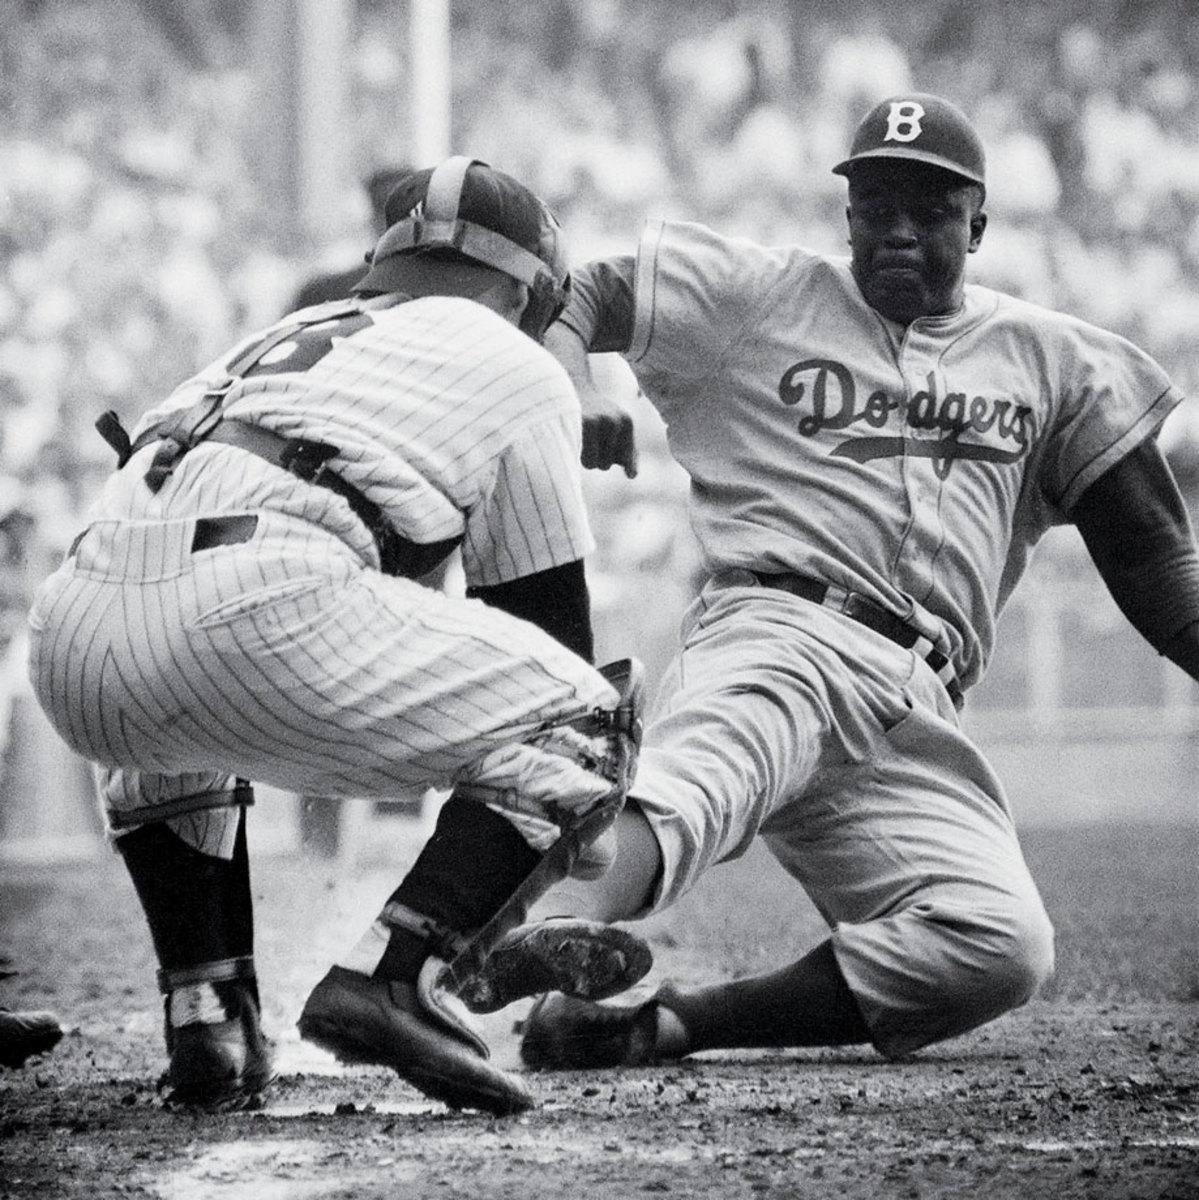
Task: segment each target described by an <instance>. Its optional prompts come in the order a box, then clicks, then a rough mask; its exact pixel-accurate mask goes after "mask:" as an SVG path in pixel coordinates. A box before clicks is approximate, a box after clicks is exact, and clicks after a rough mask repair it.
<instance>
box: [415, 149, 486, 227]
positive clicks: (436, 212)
mask: <svg viewBox="0 0 1199 1200" xmlns="http://www.w3.org/2000/svg"><path fill="white" fill-rule="evenodd" d="M478 161H479V160H478V159H477V158H467V156H466V155H465V154H455V155H454V156H453V157H452V158H447V159H446V160H445V162H443V163H441V164H440V165H439V166H437V167H435V168H434V170H433V174H432V175H430V176H429V183H428V186H427V187H426V189H425V216H426V218H427V219H428V220H430V221H456V220H457V219H458V205H459V204H460V202H461V200H462V185H463V184H464V183H465V182H466V172H467V171H469V170H470V168H471V167H472V166H473V165H474V164H475V163H477V162H478Z"/></svg>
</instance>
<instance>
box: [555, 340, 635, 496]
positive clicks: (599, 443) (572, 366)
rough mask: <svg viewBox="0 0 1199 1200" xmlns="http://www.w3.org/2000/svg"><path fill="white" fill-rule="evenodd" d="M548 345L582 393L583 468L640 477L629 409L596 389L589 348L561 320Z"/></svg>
mask: <svg viewBox="0 0 1199 1200" xmlns="http://www.w3.org/2000/svg"><path fill="white" fill-rule="evenodd" d="M545 346H546V349H548V350H549V351H550V352H551V353H552V354H553V355H554V357H555V358H557V359H558V361H559V362H560V363H561V364H562V365H563V366H564V367H565V368H566V373H567V374H568V375H569V376H570V378H571V381H572V382H573V383H574V385H575V390H576V391H577V392H578V394H579V405H580V407H581V408H582V412H583V456H582V459H583V466H585V467H589V468H598V469H599V470H607V469H608V468H609V467H612V466H617V467H621V468H622V469H623V470H624V473H625V475H627V476H628V477H629V478H630V479H633V478H635V477H636V475H637V441H636V437H635V431H634V428H633V418H632V416H631V414H630V413H629V412H628V410H627V409H625V408H624V406H623V405H621V404H619V403H618V402H617V401H615V400H613V399H612V398H611V397H610V396H607V395H605V394H604V393H603V392H602V391H601V390H600V389H599V387H597V386H596V382H595V377H594V376H593V375H592V373H591V365H590V361H589V356H588V351H587V347H586V346H585V345H584V343H583V339H582V338H581V337H580V336H579V335H578V334H577V333H576V332H575V331H574V330H573V329H572V328H571V327H570V326H569V325H567V324H565V323H564V322H562V321H557V322H555V324H553V325H551V326H550V327H549V329H548V330H547V331H546V334H545Z"/></svg>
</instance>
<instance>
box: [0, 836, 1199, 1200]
mask: <svg viewBox="0 0 1199 1200" xmlns="http://www.w3.org/2000/svg"><path fill="white" fill-rule="evenodd" d="M1088 836H1089V838H1090V840H1089V841H1088V840H1087V837H1088ZM1026 844H1027V845H1028V848H1029V857H1030V862H1031V863H1032V865H1033V867H1034V874H1038V872H1039V871H1041V870H1044V871H1046V872H1047V874H1046V875H1045V878H1044V879H1043V881H1042V887H1043V890H1044V891H1045V894H1046V903H1047V905H1048V906H1049V908H1050V911H1051V914H1052V915H1054V917H1055V920H1056V921H1057V923H1058V927H1059V942H1063V941H1064V945H1060V946H1059V951H1060V956H1059V957H1060V962H1061V966H1060V967H1059V973H1058V979H1057V981H1056V982H1055V984H1054V985H1053V986H1052V987H1051V989H1050V990H1049V991H1048V992H1047V994H1046V995H1045V996H1044V997H1042V998H1039V999H1037V1000H1035V1001H1033V1002H1032V1003H1031V1004H1030V1005H1029V1006H1027V1007H1026V1008H1025V1009H1023V1010H1021V1011H1020V1012H1018V1013H1014V1014H1011V1015H1009V1016H1007V1017H1005V1018H1003V1019H1001V1020H1000V1021H998V1022H995V1023H993V1024H992V1025H990V1026H988V1027H986V1028H984V1029H982V1030H978V1031H976V1032H975V1033H973V1034H970V1035H968V1036H966V1037H963V1038H959V1039H955V1040H954V1041H952V1042H949V1043H945V1044H944V1045H942V1046H939V1047H934V1048H933V1049H931V1050H928V1051H925V1052H924V1053H922V1054H921V1055H919V1056H918V1057H916V1058H913V1059H911V1060H910V1061H907V1062H903V1063H885V1062H883V1061H882V1060H880V1059H879V1058H878V1057H877V1056H875V1055H874V1054H873V1053H872V1052H870V1051H868V1050H865V1049H861V1050H859V1049H856V1048H855V1049H852V1050H848V1051H802V1052H799V1051H796V1052H790V1051H782V1052H773V1051H772V1052H769V1053H765V1052H761V1053H759V1052H754V1053H749V1052H745V1053H722V1054H709V1055H701V1056H698V1057H696V1058H693V1059H688V1060H686V1061H684V1062H682V1063H678V1064H673V1065H669V1066H663V1067H657V1068H647V1069H638V1070H622V1071H608V1072H568V1073H541V1074H532V1075H530V1076H529V1077H528V1082H529V1083H530V1084H531V1086H532V1087H533V1089H534V1091H535V1092H536V1094H537V1096H538V1098H539V1106H538V1107H537V1108H536V1109H535V1110H534V1111H532V1112H530V1113H527V1114H524V1115H522V1116H520V1117H514V1118H504V1119H495V1118H490V1117H485V1116H481V1115H479V1114H475V1113H453V1112H450V1111H448V1110H446V1109H445V1108H444V1107H442V1106H440V1105H436V1104H432V1103H430V1102H428V1101H426V1100H424V1099H423V1098H422V1097H421V1096H420V1095H419V1094H418V1093H416V1092H414V1091H413V1090H412V1089H411V1088H409V1087H408V1086H407V1085H405V1084H404V1083H402V1082H401V1081H399V1080H398V1079H397V1078H396V1077H395V1076H394V1075H393V1074H391V1073H390V1072H387V1071H382V1070H375V1069H370V1068H355V1069H352V1070H349V1069H344V1068H341V1067H339V1066H337V1065H336V1064H335V1063H334V1062H333V1061H332V1059H330V1058H329V1057H328V1056H327V1055H324V1054H323V1053H322V1052H320V1051H319V1050H316V1049H315V1048H312V1047H308V1046H306V1045H305V1044H304V1043H302V1042H300V1041H299V1040H298V1038H297V1036H296V1034H295V1028H294V1024H295V1018H296V1015H297V1014H298V1012H299V1009H300V1007H301V1006H302V1004H303V1001H304V998H305V996H306V995H307V991H308V989H309V988H310V987H311V986H312V984H313V983H315V982H316V980H317V979H318V978H319V977H320V976H321V974H323V972H324V970H325V969H326V966H327V964H328V961H329V959H330V957H331V956H332V955H333V954H335V953H336V951H337V949H338V948H340V946H342V945H344V944H345V942H346V940H347V939H349V938H352V937H354V936H355V935H356V933H357V931H358V930H359V929H360V928H361V926H362V925H363V924H364V923H365V922H366V921H367V920H369V918H370V916H371V915H373V913H374V912H375V911H376V909H377V908H378V906H379V904H380V903H381V901H382V900H383V899H384V898H385V897H386V895H387V894H388V892H389V891H390V889H391V887H392V886H393V885H394V882H395V880H396V879H397V878H398V872H399V871H401V870H402V869H403V867H404V866H406V863H405V862H403V861H402V860H403V857H404V854H405V853H407V848H401V849H400V850H399V851H395V850H394V848H393V851H392V853H391V855H390V857H391V860H392V861H390V862H387V861H372V862H370V863H367V864H356V865H355V866H354V869H353V870H351V871H347V870H346V868H345V867H344V866H343V865H338V864H336V863H321V862H313V861H312V860H310V859H307V858H305V857H303V856H301V855H278V856H271V857H268V858H266V859H264V860H262V861H256V862H255V892H256V895H257V897H258V906H259V907H258V913H259V954H258V959H259V971H260V976H261V979H262V984H263V990H264V996H265V1000H264V1020H265V1024H266V1026H267V1030H268V1032H269V1033H270V1034H271V1036H272V1037H273V1038H274V1039H275V1041H276V1043H277V1048H278V1064H279V1067H280V1073H281V1077H280V1079H279V1081H278V1083H277V1085H276V1087H275V1088H274V1090H273V1092H272V1093H271V1097H270V1101H269V1103H268V1105H267V1107H266V1108H265V1109H264V1110H263V1111H261V1112H256V1113H241V1114H230V1115H224V1116H210V1115H187V1114H179V1113H176V1112H171V1111H168V1110H166V1109H164V1108H163V1106H162V1104H161V1100H160V1098H159V1096H158V1093H157V1091H156V1089H155V1080H156V1077H157V1076H158V1074H159V1073H160V1072H161V1070H162V1067H163V1051H162V1041H161V1031H160V1020H161V1015H160V1007H159V1003H160V1002H159V999H158V997H157V995H156V993H155V991H154V983H153V979H154V974H153V962H152V956H151V953H150V948H149V942H148V937H147V936H146V934H145V932H144V928H143V923H142V919H141V916H140V913H139V911H138V910H137V907H136V901H135V899H134V898H133V895H132V891H131V889H130V887H129V885H128V881H127V880H126V879H125V877H124V875H123V872H122V870H121V867H120V864H119V862H118V861H116V860H115V859H113V858H112V857H110V856H107V855H106V856H103V857H101V858H99V859H95V860H87V861H85V862H81V863H78V864H73V865H71V866H69V867H67V868H65V869H64V868H63V867H61V866H59V867H56V868H54V869H52V870H51V869H48V868H39V867H30V866H22V867H18V868H15V869H12V868H6V869H5V872H4V880H3V882H2V883H0V905H3V908H2V909H0V912H3V927H2V931H3V938H2V941H3V947H2V948H3V949H4V950H5V951H6V952H7V953H8V954H10V955H11V956H12V957H14V958H15V959H16V960H17V961H18V963H19V965H20V966H21V967H22V974H21V975H20V976H18V977H17V978H16V979H13V980H8V981H6V982H5V983H4V984H2V985H0V988H2V989H3V990H2V991H0V1003H3V1004H6V1005H8V1006H9V1007H47V1006H48V1007H52V1008H53V1009H55V1010H56V1011H57V1012H58V1013H59V1014H60V1016H61V1017H62V1018H63V1020H64V1023H66V1024H67V1025H68V1026H69V1027H70V1028H69V1032H68V1034H67V1036H66V1037H65V1038H64V1040H63V1042H62V1043H60V1045H59V1047H58V1048H57V1049H56V1050H55V1051H54V1052H53V1053H52V1054H51V1055H49V1056H46V1057H45V1058H43V1059H41V1060H39V1061H35V1062H32V1063H30V1064H29V1065H27V1066H26V1068H25V1069H24V1070H21V1071H3V1070H0V1196H3V1197H9V1196H12V1197H16V1196H37V1197H43V1196H44V1197H84V1196H86V1197H88V1198H89V1200H90V1198H93V1197H105V1196H148V1197H164V1198H171V1200H176V1198H177V1200H209V1198H212V1200H217V1198H225V1197H240V1196H247V1197H249V1196H252V1197H262V1198H263V1200H272V1198H275V1197H278V1198H284V1197H286V1198H289V1200H290V1198H292V1197H296V1198H301V1200H302V1198H307V1197H339V1196H345V1197H351V1196H352V1197H355V1198H357V1200H370V1198H373V1197H403V1196H409V1195H412V1196H416V1195H419V1196H421V1197H430V1198H440V1197H457V1196H470V1197H477V1198H490V1197H513V1198H516V1197H520V1198H525V1197H528V1198H529V1200H541V1198H543V1197H544V1198H549V1197H553V1200H562V1197H564V1196H570V1197H586V1198H588V1200H591V1198H593V1197H595V1198H602V1197H613V1198H616V1197H621V1198H624V1197H637V1196H642V1195H653V1194H659V1193H660V1194H665V1195H678V1196H685V1197H694V1198H696V1200H708V1198H710V1197H711V1198H714V1197H717V1196H719V1197H721V1198H722V1200H727V1198H733V1197H762V1196H765V1197H780V1198H781V1197H803V1198H805V1200H808V1198H811V1200H823V1198H825V1197H838V1198H842V1200H877V1198H880V1197H883V1198H889V1197H903V1198H909V1197H911V1198H915V1197H920V1198H925V1200H927V1198H944V1200H963V1198H967V1197H971V1196H973V1195H974V1194H976V1193H978V1194H980V1195H984V1196H985V1197H986V1200H1017V1198H1018V1200H1039V1198H1042V1197H1045V1198H1048V1197H1052V1198H1053V1200H1084V1198H1085V1200H1195V1198H1196V1197H1199V971H1197V970H1196V957H1195V956H1196V951H1197V948H1199V938H1196V936H1195V935H1196V933H1199V906H1196V905H1195V898H1196V894H1197V893H1196V884H1195V876H1194V870H1195V866H1194V864H1195V862H1196V861H1199V860H1197V857H1196V853H1195V852H1196V849H1197V848H1199V831H1190V830H1184V831H1176V830H1175V831H1146V832H1142V833H1131V834H1130V833H1129V832H1128V831H1124V832H1120V831H1107V832H1104V833H1102V834H1092V835H1087V836H1084V837H1082V839H1081V842H1078V841H1076V843H1075V845H1074V848H1073V854H1074V857H1073V858H1070V857H1068V856H1066V855H1065V854H1064V851H1063V849H1062V845H1061V843H1060V841H1057V840H1052V841H1051V840H1048V839H1046V840H1045V841H1044V842H1043V843H1038V841H1037V839H1036V838H1032V839H1028V838H1026ZM1038 847H1039V848H1038ZM1105 848H1106V849H1105ZM1103 854H1107V856H1108V858H1109V859H1110V860H1111V861H1112V862H1114V863H1117V864H1118V870H1117V869H1116V868H1113V867H1112V866H1111V864H1110V863H1108V864H1107V865H1105V862H1104V860H1103V858H1102V855H1103ZM384 857H386V855H385V856H384ZM1075 858H1076V859H1077V860H1078V862H1077V865H1072V864H1073V862H1074V859H1075ZM1049 868H1052V872H1049V870H1048V869H1049ZM722 871H725V873H724V874H721V873H720V872H714V873H713V875H712V876H710V877H709V880H711V882H710V883H709V882H708V881H705V886H702V887H701V888H700V889H697V892H696V893H693V895H692V896H691V897H688V898H687V900H686V901H685V902H684V903H683V905H681V906H680V907H679V908H677V909H675V910H673V911H672V912H671V913H670V914H668V915H667V916H666V917H664V918H656V919H655V920H654V921H653V922H650V923H648V924H647V925H646V926H644V927H643V928H644V931H645V932H647V933H648V935H649V937H650V940H651V944H652V945H653V946H654V950H655V957H656V966H655V970H654V973H653V975H652V976H651V980H650V982H651V983H652V982H653V981H655V980H657V979H658V978H660V977H665V976H671V977H673V978H676V979H680V980H682V981H684V982H687V981H698V980H699V979H701V978H710V977H711V976H712V975H713V974H714V973H720V972H723V973H728V974H733V973H739V972H741V971H744V970H752V969H760V968H761V967H762V966H763V965H765V964H766V963H769V962H780V961H785V960H786V959H787V958H788V957H794V956H795V954H798V953H800V952H802V950H803V949H804V948H806V946H807V945H810V944H811V943H812V942H814V941H815V940H816V939H817V938H818V937H819V935H820V927H819V923H818V921H817V920H816V918H815V916H814V914H812V913H811V911H810V910H809V909H807V907H806V902H802V901H801V900H798V899H797V898H796V897H795V895H794V889H793V888H791V885H790V884H789V883H788V882H787V881H786V880H785V879H782V878H781V873H775V872H774V871H773V868H772V864H771V863H770V862H769V860H768V859H766V858H765V857H764V856H759V855H757V854H756V853H755V854H751V855H750V856H749V858H748V859H747V860H744V861H743V863H741V864H737V865H736V867H735V868H730V869H727V870H726V869H722ZM1113 871H1115V874H1113ZM1105 873H1106V881H1105V879H1104V878H1103V876H1104V875H1105ZM1097 876H1098V878H1097ZM1039 877H1040V876H1039ZM1116 878H1119V879H1120V880H1121V881H1122V882H1121V884H1120V886H1118V887H1117V886H1114V883H1113V881H1114V879H1116ZM523 1011H524V1010H523V1008H522V1006H513V1007H512V1008H510V1009H509V1010H507V1011H506V1012H504V1013H500V1014H495V1015H493V1016H491V1017H488V1018H486V1020H485V1022H484V1023H485V1026H486V1032H487V1035H488V1037H489V1039H490V1041H491V1044H492V1047H493V1055H494V1057H495V1059H496V1060H497V1061H498V1062H499V1063H500V1064H501V1065H504V1066H506V1067H510V1068H511V1069H514V1070H520V1069H521V1067H520V1063H519V1057H518V1041H517V1035H516V1033H515V1032H514V1028H513V1026H514V1024H515V1023H516V1022H518V1021H519V1019H520V1017H521V1016H522V1015H523Z"/></svg>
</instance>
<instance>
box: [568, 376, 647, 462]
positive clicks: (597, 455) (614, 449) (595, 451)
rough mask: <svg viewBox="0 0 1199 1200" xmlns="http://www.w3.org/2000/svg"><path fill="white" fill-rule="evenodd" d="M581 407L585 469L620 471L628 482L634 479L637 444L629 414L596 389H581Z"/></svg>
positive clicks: (621, 406)
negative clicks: (622, 471)
mask: <svg viewBox="0 0 1199 1200" xmlns="http://www.w3.org/2000/svg"><path fill="white" fill-rule="evenodd" d="M579 403H580V405H581V407H582V410H583V466H584V467H588V468H594V469H598V470H601V471H606V470H607V469H608V468H609V467H613V466H616V467H621V468H622V469H623V470H624V473H625V475H626V476H628V478H629V479H635V478H636V476H637V440H636V437H635V432H634V429H633V418H632V416H631V415H630V414H629V412H628V410H627V409H625V408H624V407H623V405H620V404H618V403H617V402H616V401H615V400H612V399H609V398H608V397H607V396H605V395H603V393H601V392H600V391H599V390H598V389H597V388H593V387H585V388H580V389H579Z"/></svg>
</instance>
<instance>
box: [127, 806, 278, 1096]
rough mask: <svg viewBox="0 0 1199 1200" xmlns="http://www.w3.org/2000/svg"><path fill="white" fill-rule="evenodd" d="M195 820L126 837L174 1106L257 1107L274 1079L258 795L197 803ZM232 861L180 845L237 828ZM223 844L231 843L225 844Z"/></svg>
mask: <svg viewBox="0 0 1199 1200" xmlns="http://www.w3.org/2000/svg"><path fill="white" fill-rule="evenodd" d="M189 799H190V800H191V801H192V803H193V805H194V807H192V808H191V810H190V813H189V814H188V815H187V816H182V817H177V818H175V819H173V820H171V821H170V822H166V821H158V822H153V823H150V824H145V825H140V826H137V827H135V828H133V829H132V830H131V831H129V832H126V833H123V834H119V836H118V837H117V839H116V846H117V849H118V850H119V851H120V853H121V855H122V858H123V859H124V862H125V866H126V869H127V870H128V872H129V875H130V878H131V879H132V881H133V885H134V888H135V890H136V892H137V895H138V898H139V900H140V901H141V905H142V909H143V911H144V912H145V915H146V920H147V923H148V925H149V928H150V935H151V938H152V940H153V943H154V949H155V953H156V954H157V957H158V962H159V966H160V970H159V973H158V980H159V987H160V989H161V991H162V993H163V997H164V1016H165V1035H166V1044H167V1051H168V1054H169V1055H170V1062H169V1065H168V1067H167V1071H166V1074H165V1076H164V1078H163V1087H164V1089H165V1094H166V1099H167V1101H168V1103H171V1104H178V1105H185V1106H192V1107H197V1108H204V1109H210V1110H225V1109H238V1108H249V1107H257V1106H258V1105H260V1104H261V1101H262V1094H263V1092H264V1090H265V1089H266V1087H267V1086H268V1084H269V1083H270V1081H271V1079H272V1078H273V1069H272V1065H271V1054H270V1048H269V1045H268V1043H267V1040H266V1038H265V1037H264V1036H263V1033H262V1028H261V1024H260V1019H259V1014H260V1009H261V1006H260V1002H259V996H258V983H257V978H256V975H255V970H254V920H253V907H252V904H253V901H252V897H251V893H250V866H249V856H248V853H247V847H246V828H245V808H244V805H246V804H247V803H249V802H250V799H251V796H250V791H249V787H248V785H246V784H239V786H238V787H237V788H236V789H235V790H234V791H233V792H226V793H208V794H205V795H203V796H198V797H192V798H189ZM231 823H232V824H231ZM230 824H231V832H232V846H231V847H230V848H229V857H228V858H223V857H220V856H219V854H213V853H209V852H207V850H211V849H214V848H215V847H213V846H211V845H210V846H207V847H206V848H204V849H198V848H196V847H195V846H194V845H190V844H188V842H187V841H185V840H184V837H182V836H180V831H179V830H180V826H182V828H183V831H184V834H185V836H188V837H189V838H190V840H193V841H196V840H198V841H200V842H201V845H203V844H204V843H203V837H202V836H200V837H198V838H197V837H193V836H192V834H193V832H195V831H201V830H204V829H205V828H206V829H207V830H208V832H210V833H211V832H212V831H213V827H219V826H222V825H223V826H230ZM221 840H222V841H223V840H225V839H221Z"/></svg>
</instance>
